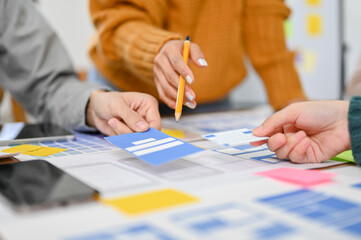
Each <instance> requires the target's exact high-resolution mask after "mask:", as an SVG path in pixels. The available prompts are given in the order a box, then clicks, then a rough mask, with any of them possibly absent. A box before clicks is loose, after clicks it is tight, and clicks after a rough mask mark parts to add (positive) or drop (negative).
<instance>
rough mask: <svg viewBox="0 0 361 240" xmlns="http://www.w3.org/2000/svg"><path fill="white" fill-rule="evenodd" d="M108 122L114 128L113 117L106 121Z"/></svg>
mask: <svg viewBox="0 0 361 240" xmlns="http://www.w3.org/2000/svg"><path fill="white" fill-rule="evenodd" d="M108 124H109V126H110V127H111V128H115V120H114V119H113V118H112V119H110V120H109V121H108Z"/></svg>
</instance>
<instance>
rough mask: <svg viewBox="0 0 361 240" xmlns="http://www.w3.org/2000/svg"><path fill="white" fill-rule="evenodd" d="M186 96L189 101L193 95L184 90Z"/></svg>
mask: <svg viewBox="0 0 361 240" xmlns="http://www.w3.org/2000/svg"><path fill="white" fill-rule="evenodd" d="M186 97H187V98H188V99H189V101H193V99H194V97H193V96H192V94H190V93H189V92H186Z"/></svg>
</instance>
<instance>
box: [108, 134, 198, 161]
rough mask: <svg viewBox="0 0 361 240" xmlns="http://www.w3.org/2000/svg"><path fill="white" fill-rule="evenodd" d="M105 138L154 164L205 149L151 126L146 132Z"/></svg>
mask: <svg viewBox="0 0 361 240" xmlns="http://www.w3.org/2000/svg"><path fill="white" fill-rule="evenodd" d="M104 139H105V140H107V141H109V142H110V143H112V144H114V145H115V146H117V147H120V148H122V149H124V150H125V151H127V152H129V153H131V154H133V155H134V156H136V157H138V158H139V159H141V160H143V161H145V162H147V163H149V164H151V165H153V166H157V165H161V164H164V163H167V162H170V161H172V160H176V159H179V158H182V157H184V156H187V155H189V154H193V153H196V152H200V151H203V149H201V148H198V147H195V146H193V145H191V144H189V143H186V142H184V141H181V140H179V139H177V138H174V137H171V136H169V135H167V134H165V133H162V132H160V131H158V130H156V129H154V128H150V129H149V130H148V131H146V132H137V133H129V134H123V135H118V136H113V137H105V138H104Z"/></svg>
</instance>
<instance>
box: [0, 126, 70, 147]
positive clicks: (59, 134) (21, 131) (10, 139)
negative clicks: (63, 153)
mask: <svg viewBox="0 0 361 240" xmlns="http://www.w3.org/2000/svg"><path fill="white" fill-rule="evenodd" d="M74 138H75V135H74V134H72V133H71V132H70V131H68V130H65V129H63V128H61V127H60V126H58V125H55V124H52V123H40V124H25V123H23V122H15V123H5V124H3V125H0V146H5V145H11V144H22V143H31V142H42V141H58V140H72V139H74Z"/></svg>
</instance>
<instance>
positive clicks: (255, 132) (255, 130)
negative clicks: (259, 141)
mask: <svg viewBox="0 0 361 240" xmlns="http://www.w3.org/2000/svg"><path fill="white" fill-rule="evenodd" d="M262 132H263V126H262V125H261V126H258V127H256V128H255V129H253V134H254V135H259V134H261V133H262Z"/></svg>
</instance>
